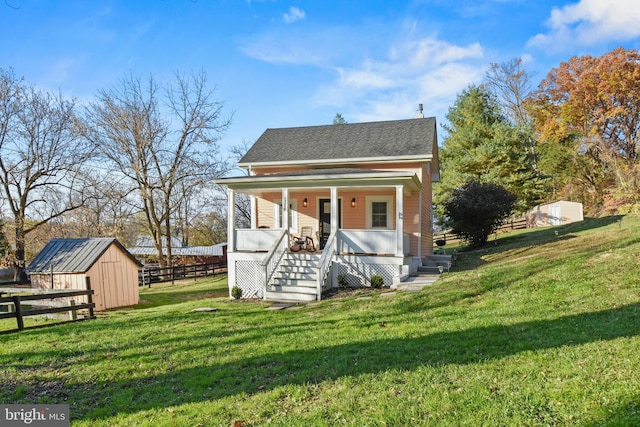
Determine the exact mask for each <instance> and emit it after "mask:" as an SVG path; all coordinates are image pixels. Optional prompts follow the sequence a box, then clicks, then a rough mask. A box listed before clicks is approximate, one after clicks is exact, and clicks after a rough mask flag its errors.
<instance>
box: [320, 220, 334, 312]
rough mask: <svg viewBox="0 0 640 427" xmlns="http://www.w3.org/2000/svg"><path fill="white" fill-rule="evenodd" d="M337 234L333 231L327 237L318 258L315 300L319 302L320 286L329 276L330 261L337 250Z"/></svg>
mask: <svg viewBox="0 0 640 427" xmlns="http://www.w3.org/2000/svg"><path fill="white" fill-rule="evenodd" d="M336 235H337V232H336V231H333V232H331V234H330V235H329V238H328V239H327V243H325V245H324V249H323V250H322V256H321V257H320V261H319V262H318V279H317V280H318V281H317V284H316V290H317V293H318V295H317V299H318V300H320V298H321V296H322V284H323V283H324V282H325V280H326V278H327V274H329V271H330V269H329V267H330V266H331V261H332V260H333V255H334V254H335V253H336V249H337V245H338V243H337V241H338V239H337V238H336Z"/></svg>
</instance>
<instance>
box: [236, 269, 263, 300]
mask: <svg viewBox="0 0 640 427" xmlns="http://www.w3.org/2000/svg"><path fill="white" fill-rule="evenodd" d="M235 284H236V286H237V287H239V288H240V289H242V298H262V297H263V296H264V295H263V291H264V268H263V267H262V264H261V263H260V261H236V283H235Z"/></svg>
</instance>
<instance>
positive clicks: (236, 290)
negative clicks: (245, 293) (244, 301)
mask: <svg viewBox="0 0 640 427" xmlns="http://www.w3.org/2000/svg"><path fill="white" fill-rule="evenodd" d="M231 296H232V297H233V298H234V299H240V298H242V288H240V287H239V286H234V287H233V288H231Z"/></svg>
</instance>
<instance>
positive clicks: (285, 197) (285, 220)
mask: <svg viewBox="0 0 640 427" xmlns="http://www.w3.org/2000/svg"><path fill="white" fill-rule="evenodd" d="M289 227H290V225H289V189H288V188H283V189H282V228H283V229H284V230H287V232H289Z"/></svg>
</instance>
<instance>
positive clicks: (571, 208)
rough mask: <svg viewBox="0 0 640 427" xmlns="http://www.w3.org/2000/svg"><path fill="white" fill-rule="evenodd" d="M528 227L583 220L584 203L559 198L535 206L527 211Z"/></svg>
mask: <svg viewBox="0 0 640 427" xmlns="http://www.w3.org/2000/svg"><path fill="white" fill-rule="evenodd" d="M525 216H526V218H527V228H533V227H544V226H549V225H561V224H569V223H572V222H578V221H582V220H583V219H584V216H583V213H582V203H577V202H568V201H566V200H558V201H556V202H551V203H545V204H543V205H538V206H535V207H534V208H532V209H530V210H528V211H527V212H526V213H525Z"/></svg>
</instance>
